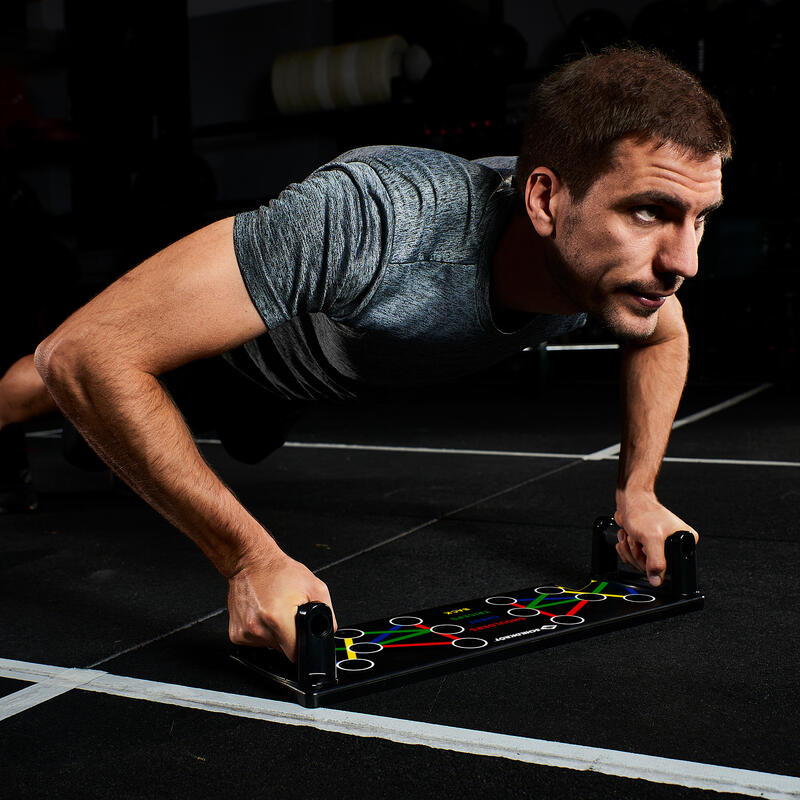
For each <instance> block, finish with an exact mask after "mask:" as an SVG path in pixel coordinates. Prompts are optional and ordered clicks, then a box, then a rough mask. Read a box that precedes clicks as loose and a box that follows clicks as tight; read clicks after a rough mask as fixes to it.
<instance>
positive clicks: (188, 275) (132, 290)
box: [55, 218, 266, 375]
mask: <svg viewBox="0 0 800 800" xmlns="http://www.w3.org/2000/svg"><path fill="white" fill-rule="evenodd" d="M232 231H233V218H228V219H224V220H220V221H219V222H215V223H213V224H212V225H209V226H207V227H206V228H203V229H201V230H199V231H197V232H196V233H193V234H191V235H190V236H187V237H186V238H184V239H181V240H180V241H178V242H176V243H175V244H173V245H170V246H169V247H167V248H166V249H164V250H162V251H161V252H159V253H157V254H156V255H154V256H152V257H151V258H149V259H147V260H146V261H145V262H143V263H142V264H140V265H139V266H138V267H136V268H135V269H133V270H131V271H130V272H128V273H127V274H125V275H123V276H122V277H121V278H120V279H119V280H117V281H116V282H115V283H113V284H111V286H109V287H108V288H107V289H106V290H105V291H104V292H102V293H101V294H100V295H98V296H97V297H96V298H94V300H92V301H91V302H89V303H88V304H87V305H85V306H84V307H83V308H81V309H80V310H79V311H77V312H76V313H75V314H74V315H73V316H72V317H71V318H70V319H69V320H67V322H66V323H65V324H64V325H63V326H62V329H60V330H59V331H57V332H56V334H55V336H56V338H59V335H61V336H63V337H66V338H68V339H71V340H72V341H76V337H77V339H78V340H82V341H83V342H85V344H86V346H87V347H88V348H90V349H95V348H98V347H99V348H100V351H101V352H103V353H104V354H108V356H109V357H111V358H122V359H124V361H125V362H126V363H127V364H128V365H130V366H133V367H137V368H139V369H141V370H143V371H146V372H150V373H152V374H154V375H159V374H161V373H163V372H166V371H168V370H170V369H174V368H175V367H177V366H180V365H181V364H185V363H186V362H188V361H193V360H195V359H198V358H204V357H208V356H212V355H216V354H218V353H222V352H225V351H226V350H230V349H231V348H233V347H236V346H237V345H239V344H241V343H242V342H246V341H248V340H249V339H253V338H255V337H256V336H259V335H260V334H262V333H264V331H265V330H266V326H265V325H264V322H263V321H262V319H261V317H260V316H259V314H258V311H257V310H256V308H255V306H254V305H253V303H252V301H251V299H250V296H249V294H248V291H247V289H246V287H245V285H244V282H243V280H242V277H241V273H240V271H239V266H238V263H237V260H236V254H235V252H234V246H233V233H232Z"/></svg>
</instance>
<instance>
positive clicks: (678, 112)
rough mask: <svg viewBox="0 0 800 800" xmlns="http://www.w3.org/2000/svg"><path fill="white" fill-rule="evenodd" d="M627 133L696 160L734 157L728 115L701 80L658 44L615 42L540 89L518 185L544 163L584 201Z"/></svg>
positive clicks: (566, 67) (555, 75) (530, 119)
mask: <svg viewBox="0 0 800 800" xmlns="http://www.w3.org/2000/svg"><path fill="white" fill-rule="evenodd" d="M629 136H632V137H636V138H638V139H641V140H642V141H646V140H653V141H655V142H656V143H657V144H658V145H662V146H663V145H665V144H668V143H669V144H675V145H677V146H678V147H681V148H684V149H685V150H686V151H687V152H688V153H689V154H691V155H692V156H693V157H697V158H706V157H708V156H711V155H714V154H716V155H719V156H720V157H721V158H722V160H723V161H724V160H727V159H728V158H730V155H731V132H730V127H729V125H728V121H727V120H726V119H725V115H724V114H723V112H722V109H721V108H720V106H719V103H718V102H717V101H716V100H715V99H714V98H713V97H712V96H711V95H710V94H709V93H708V92H707V91H706V90H705V89H704V88H703V87H702V86H701V85H700V82H699V81H698V80H697V78H695V77H694V76H693V75H691V74H690V73H688V72H686V71H685V70H683V69H682V68H681V67H679V66H677V65H676V64H673V63H672V62H671V61H669V60H668V59H667V58H666V57H665V56H664V55H662V54H661V53H659V52H658V51H656V50H647V49H645V48H643V47H638V46H631V47H624V48H619V47H614V48H609V49H608V50H604V51H603V52H602V53H600V54H598V55H589V56H585V57H583V58H581V59H579V60H577V61H573V62H571V63H569V64H565V65H564V66H561V67H559V68H558V69H557V70H556V71H555V72H553V73H552V74H551V75H550V76H549V77H547V78H545V79H544V80H543V81H542V83H540V84H539V86H538V87H537V88H536V89H535V90H534V92H533V95H532V97H531V100H530V104H529V106H528V117H527V121H526V124H525V131H524V136H523V144H522V149H521V152H520V155H519V158H518V159H517V169H516V185H517V188H518V190H519V192H520V193H521V194H524V192H525V185H526V183H527V181H528V178H529V177H530V174H531V172H532V171H533V170H534V169H535V168H536V167H539V166H545V167H549V168H550V169H552V170H553V172H555V173H556V174H557V175H558V176H559V177H560V178H561V179H562V180H563V181H564V182H565V183H566V185H567V187H568V188H569V191H570V194H571V195H572V196H573V197H574V198H575V200H581V199H582V198H583V197H584V195H585V194H586V192H587V191H588V190H589V187H590V186H591V185H592V183H594V181H595V180H596V179H597V178H598V177H599V176H600V175H602V174H604V173H605V172H607V171H608V170H609V169H611V167H612V164H613V157H614V152H615V145H616V144H617V142H619V141H620V140H621V139H623V138H625V137H629Z"/></svg>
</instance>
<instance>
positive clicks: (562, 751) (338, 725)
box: [0, 659, 800, 800]
mask: <svg viewBox="0 0 800 800" xmlns="http://www.w3.org/2000/svg"><path fill="white" fill-rule="evenodd" d="M30 668H33V669H34V670H36V671H38V672H39V674H41V670H42V666H41V665H38V664H31V665H26V664H25V663H24V662H12V661H8V660H5V659H0V675H3V676H4V677H9V678H19V679H22V680H26V679H29V678H28V677H27V676H28V675H30V674H31V669H30ZM45 669H49V670H52V673H51V674H52V675H53V676H54V680H57V679H58V677H59V676H60V675H61V674H62V670H59V668H57V667H51V668H45ZM63 672H69V673H72V674H73V675H72V677H73V679H74V678H75V677H76V676H75V675H74V673H76V672H83V671H82V670H64V671H63ZM86 672H89V673H90V675H87V680H86V681H84V682H81V683H80V685H77V686H75V687H74V688H79V689H81V690H84V691H91V692H100V693H103V694H110V695H114V696H116V697H125V698H128V699H135V700H147V701H150V702H156V703H165V704H168V705H175V706H181V707H184V708H193V709H198V710H202V711H209V712H215V713H221V714H229V715H231V716H238V717H246V718H250V719H259V720H262V721H265V722H273V723H278V724H282V725H303V726H308V727H312V728H316V729H318V730H322V731H328V732H332V733H340V734H346V735H349V736H364V737H370V738H377V739H386V740H389V741H392V742H397V743H400V744H410V745H411V744H413V745H424V746H426V747H432V748H436V749H440V750H451V751H455V752H460V753H469V754H471V755H480V756H495V757H500V758H508V759H512V760H515V761H522V762H527V763H530V764H539V765H542V766H549V767H562V768H566V769H575V770H591V771H592V772H599V773H602V774H604V775H615V776H619V777H623V778H632V779H642V780H646V781H651V782H654V783H666V784H674V785H678V786H684V787H688V788H697V789H710V790H713V791H717V792H731V793H735V794H745V795H756V796H759V797H765V798H772V799H773V800H788V799H789V798H792V797H797V796H798V793H800V778H795V777H792V776H788V775H774V774H772V773H768V772H754V771H751V770H742V769H735V768H732V767H720V766H716V765H713V764H701V763H697V762H693V761H680V760H677V759H670V758H661V757H658V756H646V755H639V754H637V753H626V752H623V751H621V750H608V749H605V748H600V747H585V746H582V745H575V744H566V743H562V742H550V741H547V740H543V739H528V738H525V737H522V736H510V735H507V734H499V733H492V732H490V731H477V730H469V729H466V728H454V727H450V726H447V725H436V724H433V723H428V722H416V721H413V720H404V719H395V718H392V717H380V716H374V715H371V714H358V713H354V712H350V711H340V710H337V709H330V708H319V709H305V708H301V707H300V706H298V705H295V704H293V703H285V702H279V701H276V700H267V699H265V698H260V697H249V696H246V695H237V694H230V693H227V692H215V691H211V690H208V689H198V688H193V687H189V686H180V685H176V684H168V683H159V682H156V681H147V680H142V679H139V678H126V677H123V676H118V675H111V674H108V673H100V674H98V673H97V672H96V671H88V670H87V671H86Z"/></svg>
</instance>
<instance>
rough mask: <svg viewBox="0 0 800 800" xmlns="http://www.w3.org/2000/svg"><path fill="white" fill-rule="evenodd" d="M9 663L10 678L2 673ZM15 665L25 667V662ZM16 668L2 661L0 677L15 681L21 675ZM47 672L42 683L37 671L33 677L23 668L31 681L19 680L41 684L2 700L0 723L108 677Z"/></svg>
mask: <svg viewBox="0 0 800 800" xmlns="http://www.w3.org/2000/svg"><path fill="white" fill-rule="evenodd" d="M8 663H10V664H11V665H12V666H11V669H10V671H9V674H6V672H5V670H4V669H3V665H6V664H8ZM16 663H17V664H19V663H22V664H24V662H16ZM13 665H14V662H7V660H6V659H0V674H2V675H4V676H5V677H16V675H15V674H14V673H15V672H18V671H19V670H18V669H17V668H15V667H14V666H13ZM33 666H34V667H40V666H43V665H39V664H34V665H33ZM47 669H48V670H49V673H48V674H47V676H46V677H44V680H41V675H39V676H38V677H36V676H35V675H36V673H35V671H34V672H33V674H31V672H32V671H31V670H28V669H25V668H24V667H23V669H22V670H21V671H22V672H23V673H24V674H25V675H26V676H29V677H21V678H20V680H24V681H31V680H34V681H41V682H40V683H34V684H33V686H26V687H25V688H24V689H20V690H19V691H17V692H13V693H12V694H9V695H6V696H5V697H0V720H4V719H8V718H9V717H13V716H14V715H15V714H19V713H20V712H22V711H27V710H28V709H29V708H33V707H34V706H38V705H40V704H41V703H46V702H47V701H48V700H52V699H53V698H54V697H58V696H59V695H62V694H65V693H66V692H69V691H71V690H72V689H76V688H78V687H80V686H83V685H84V684H86V683H88V682H89V681H92V680H94V679H95V678H97V677H99V676H100V675H103V674H105V673H103V672H98V671H96V670H89V669H61V668H55V669H53V668H47Z"/></svg>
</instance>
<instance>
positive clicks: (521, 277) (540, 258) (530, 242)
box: [491, 210, 577, 320]
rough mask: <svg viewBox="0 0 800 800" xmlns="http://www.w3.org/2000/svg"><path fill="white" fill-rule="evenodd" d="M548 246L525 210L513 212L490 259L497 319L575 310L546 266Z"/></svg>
mask: <svg viewBox="0 0 800 800" xmlns="http://www.w3.org/2000/svg"><path fill="white" fill-rule="evenodd" d="M547 247H548V245H547V243H546V242H545V241H544V240H543V239H542V238H541V237H540V236H539V234H538V233H536V231H535V230H534V227H533V225H532V224H531V221H530V220H529V219H528V216H527V215H526V214H525V212H524V211H522V210H518V211H517V212H515V213H514V215H513V216H512V217H511V221H510V222H509V223H508V225H507V227H506V229H505V231H504V232H503V234H502V236H501V237H500V242H499V244H498V246H497V250H496V251H495V254H494V259H493V261H492V281H491V287H492V289H491V299H492V312H493V313H494V314H495V318H496V319H498V320H499V319H504V318H505V319H509V318H510V319H513V318H515V317H516V318H518V317H519V315H521V314H536V313H539V314H574V313H575V312H576V310H577V309H576V308H575V307H574V305H573V304H572V303H571V301H570V300H569V299H568V298H567V297H565V296H564V293H563V292H562V291H561V289H560V288H559V287H558V286H557V285H556V284H555V282H554V281H553V279H552V276H551V274H550V271H549V270H548V268H547V257H548V255H547Z"/></svg>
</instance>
